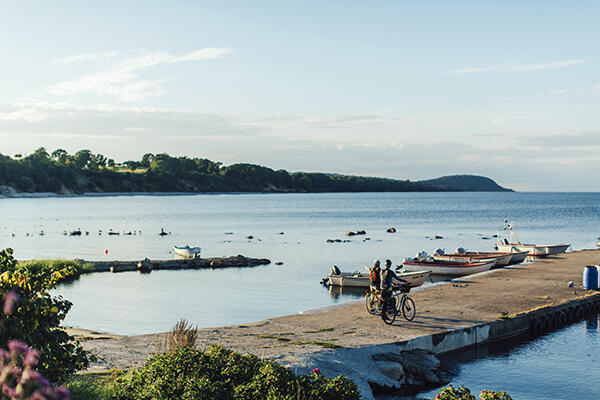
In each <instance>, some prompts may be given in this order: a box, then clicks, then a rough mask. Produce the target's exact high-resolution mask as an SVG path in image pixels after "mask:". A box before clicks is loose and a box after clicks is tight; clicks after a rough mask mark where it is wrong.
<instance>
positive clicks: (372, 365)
mask: <svg viewBox="0 0 600 400" xmlns="http://www.w3.org/2000/svg"><path fill="white" fill-rule="evenodd" d="M598 260H600V250H593V249H590V250H581V251H574V252H570V253H566V254H561V255H560V256H557V257H552V258H546V259H544V260H543V261H538V262H535V263H530V264H525V265H517V266H513V267H509V268H503V269H497V270H492V271H489V272H486V273H483V274H477V275H472V276H469V277H463V278H459V279H455V280H454V281H451V282H448V283H445V284H442V285H436V286H432V287H427V288H426V289H425V288H423V289H422V290H414V291H412V292H411V294H410V297H412V298H413V299H414V301H415V303H416V306H417V316H416V318H415V320H414V321H412V322H407V321H404V320H401V319H396V322H395V323H394V324H393V325H391V326H388V325H385V324H384V323H383V322H382V321H381V319H380V318H379V317H377V316H371V315H369V314H368V313H367V312H366V310H365V309H364V304H363V302H362V301H355V302H349V303H348V304H343V305H341V306H338V307H335V308H329V309H324V310H314V311H316V312H312V313H309V312H308V311H310V310H306V312H305V313H302V314H292V315H285V316H280V317H275V318H269V319H266V320H263V321H257V322H253V323H250V324H243V325H231V326H223V327H218V328H202V329H199V330H198V343H197V345H198V347H200V348H206V347H207V346H209V345H212V344H217V345H222V346H224V347H226V348H229V349H231V350H236V351H240V352H242V353H247V352H250V353H253V354H256V355H257V356H259V357H261V358H270V359H273V360H275V361H277V362H279V363H280V364H282V365H284V366H289V367H290V368H291V369H292V370H294V371H295V372H299V373H307V372H310V371H311V370H312V369H313V368H319V369H320V370H321V371H322V372H323V373H324V374H326V375H327V376H337V375H339V374H344V375H347V376H348V377H350V378H351V379H352V380H354V381H355V382H356V383H357V384H358V385H359V388H360V391H361V394H362V395H363V397H364V398H366V399H372V398H373V397H372V396H373V391H372V388H376V389H377V390H379V389H382V390H387V389H390V390H391V389H393V388H395V390H398V389H399V388H402V390H406V387H408V386H410V385H414V384H413V383H410V382H413V381H414V379H417V378H415V376H417V375H418V374H419V373H420V374H421V375H418V376H425V375H427V376H428V378H427V379H429V381H430V382H435V380H436V379H438V380H440V381H439V382H435V383H436V384H438V383H440V382H442V381H443V379H444V371H442V370H441V367H440V364H439V360H438V359H437V354H442V353H445V352H452V351H460V350H461V349H465V348H468V347H473V346H476V345H477V344H478V343H481V344H484V343H490V342H493V341H498V340H502V339H504V338H508V337H511V336H516V335H520V334H534V335H539V334H540V333H541V332H544V331H545V330H546V329H552V327H555V326H558V324H559V323H567V322H564V321H567V318H571V319H570V320H568V321H571V322H572V321H574V319H572V318H578V316H579V317H581V316H583V315H584V313H586V312H588V313H589V312H590V310H597V309H598V308H600V292H589V291H586V290H583V289H582V287H581V285H580V282H581V272H582V268H583V266H584V265H589V264H597V263H598ZM570 281H572V282H576V286H575V287H569V286H568V283H569V282H570ZM508 293H510V295H507V294H508ZM561 318H562V319H561ZM563 319H564V321H563ZM82 332H84V333H83V334H82V335H83V336H85V334H86V331H85V330H82ZM90 333H93V332H90ZM96 333H97V332H96ZM165 334H166V333H164V332H163V333H153V334H146V335H137V336H118V337H116V338H103V339H100V340H84V341H83V346H84V347H85V348H86V349H88V350H90V351H92V352H93V353H96V354H97V355H98V356H99V359H100V360H101V361H100V362H98V363H96V364H94V365H93V366H92V367H91V368H90V369H89V371H93V372H99V371H108V370H110V369H112V368H119V369H124V368H129V367H133V366H137V365H140V364H142V363H143V362H144V361H145V359H146V358H147V357H148V356H150V355H152V354H153V353H155V352H156V350H157V346H156V344H157V343H158V342H159V340H160V339H161V338H163V337H164V335H165ZM100 336H102V334H100ZM115 336H117V335H115ZM406 359H410V360H412V361H411V363H412V365H414V366H415V367H414V368H413V369H410V368H409V369H406V368H404V367H402V365H403V364H402V363H403V362H405V361H406ZM353 365H362V366H363V367H364V368H360V370H357V369H356V368H353ZM415 370H416V372H415ZM411 371H412V372H411ZM415 373H416V374H417V375H415V376H411V375H410V374H415ZM418 376H417V377H418ZM419 379H425V378H419ZM426 383H427V382H424V383H423V384H426ZM442 383H443V382H442ZM378 388H379V389H378ZM386 388H387V389H386Z"/></svg>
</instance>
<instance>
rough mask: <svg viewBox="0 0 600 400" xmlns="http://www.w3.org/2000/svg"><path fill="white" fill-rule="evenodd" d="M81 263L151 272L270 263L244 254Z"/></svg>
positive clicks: (104, 269)
mask: <svg viewBox="0 0 600 400" xmlns="http://www.w3.org/2000/svg"><path fill="white" fill-rule="evenodd" d="M77 261H78V262H79V263H81V264H92V266H93V267H94V271H93V272H109V271H110V272H126V271H141V272H150V271H153V270H161V269H173V270H175V269H200V268H241V267H256V266H258V265H266V264H270V263H271V260H269V259H266V258H249V257H245V256H243V255H237V256H232V257H217V258H189V259H183V258H182V259H172V260H149V259H144V260H139V261H85V260H77Z"/></svg>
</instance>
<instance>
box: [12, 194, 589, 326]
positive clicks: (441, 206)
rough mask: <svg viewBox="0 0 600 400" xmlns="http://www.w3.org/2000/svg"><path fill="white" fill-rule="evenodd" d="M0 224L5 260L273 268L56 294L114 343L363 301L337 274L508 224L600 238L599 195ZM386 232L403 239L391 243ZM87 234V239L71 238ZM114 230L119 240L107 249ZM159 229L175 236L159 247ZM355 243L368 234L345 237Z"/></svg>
mask: <svg viewBox="0 0 600 400" xmlns="http://www.w3.org/2000/svg"><path fill="white" fill-rule="evenodd" d="M0 211H1V215H2V216H3V218H2V220H1V222H0V247H1V248H6V247H12V248H13V249H14V250H15V256H16V257H17V258H18V259H43V258H69V259H73V258H80V259H86V260H107V261H108V260H115V259H118V260H140V259H143V258H146V257H148V258H151V259H169V258H172V257H173V254H172V246H173V245H191V246H199V247H201V248H202V256H203V257H219V256H230V255H237V254H243V255H245V256H248V257H260V258H263V257H265V258H269V259H270V260H271V261H272V263H271V264H270V265H264V266H258V267H254V268H232V269H222V270H211V269H208V270H188V271H183V270H182V271H153V272H152V273H151V274H139V273H137V272H124V273H118V274H111V273H97V274H90V275H84V276H82V277H81V278H80V279H79V280H77V281H75V282H72V283H69V284H62V285H60V286H59V287H58V288H57V290H56V291H55V292H56V293H57V294H60V295H63V296H64V297H65V298H67V299H69V300H70V301H71V302H73V308H72V309H71V311H70V312H69V314H68V316H67V319H66V320H65V325H68V326H75V327H81V328H86V329H93V330H97V331H103V332H111V333H117V334H141V333H151V332H158V331H166V330H168V329H170V328H171V327H172V326H173V325H174V323H175V322H177V320H178V319H180V318H186V319H188V320H189V321H190V322H192V323H193V324H195V325H196V324H197V325H198V326H199V327H210V326H221V325H227V324H240V323H246V322H251V321H257V320H261V319H265V318H269V317H274V316H279V315H284V314H292V313H297V312H299V311H301V310H305V309H309V308H314V307H319V306H324V305H328V304H331V303H335V302H340V301H347V300H352V299H358V298H359V297H362V296H363V295H364V293H363V291H362V290H358V291H357V290H354V291H348V290H341V289H339V288H332V289H327V288H325V287H323V286H321V285H320V284H319V281H320V280H321V279H322V278H323V277H325V276H326V275H327V274H328V272H329V268H330V267H331V266H332V265H337V266H338V267H339V268H340V269H341V270H343V271H356V270H358V271H360V270H362V266H363V265H370V264H372V262H373V260H374V259H381V260H384V259H387V258H389V259H391V260H392V261H393V263H394V264H400V263H401V261H402V258H403V257H408V256H414V255H415V254H416V253H417V252H418V251H420V250H426V251H427V252H429V253H432V252H433V251H434V250H435V249H436V248H438V247H440V248H444V249H445V250H446V251H452V250H454V249H455V248H456V247H458V246H461V247H465V248H467V249H469V250H482V251H490V250H493V245H494V240H495V239H494V238H493V235H495V234H497V233H499V234H501V235H502V234H504V233H506V232H505V231H502V230H501V229H502V227H503V221H504V217H505V216H507V218H508V219H509V220H510V221H512V222H513V224H514V227H515V230H516V232H517V233H518V236H519V239H520V240H521V241H523V242H537V243H564V242H568V243H571V244H572V248H573V249H582V248H592V247H595V243H596V239H597V237H598V236H599V235H600V228H599V227H600V194H599V193H495V192H486V193H339V194H335V193H327V194H227V195H189V196H187V195H186V196H103V197H69V198H38V199H23V198H19V199H0ZM390 227H395V228H396V230H397V232H396V233H387V232H386V229H388V228H390ZM78 229H81V231H82V235H81V236H69V235H68V233H69V232H71V231H74V230H78ZM111 229H112V230H113V231H115V232H117V231H118V232H120V233H121V234H120V235H118V236H116V235H112V236H109V235H107V232H108V231H109V230H111ZM161 229H164V230H165V231H166V232H169V233H170V234H169V235H167V236H159V235H158V233H159V232H160V230H161ZM356 230H365V231H366V232H367V234H366V235H364V236H362V235H361V236H352V237H350V236H346V235H345V232H346V231H356ZM42 232H43V233H44V234H43V235H40V233H42ZM129 232H131V235H124V234H123V233H129ZM64 233H67V235H65V234H64ZM435 235H438V236H442V237H443V239H437V240H434V239H433V237H434V236H435ZM249 236H252V237H253V239H248V238H247V237H249ZM327 239H341V240H349V241H348V242H342V243H328V242H327ZM275 262H282V263H283V265H275Z"/></svg>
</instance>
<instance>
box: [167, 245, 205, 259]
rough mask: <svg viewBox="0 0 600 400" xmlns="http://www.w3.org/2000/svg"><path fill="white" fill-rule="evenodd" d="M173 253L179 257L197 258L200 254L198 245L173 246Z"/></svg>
mask: <svg viewBox="0 0 600 400" xmlns="http://www.w3.org/2000/svg"><path fill="white" fill-rule="evenodd" d="M173 253H174V254H175V255H176V256H179V257H181V258H197V257H199V256H200V247H190V246H173Z"/></svg>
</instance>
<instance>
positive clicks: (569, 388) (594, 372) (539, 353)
mask: <svg viewBox="0 0 600 400" xmlns="http://www.w3.org/2000/svg"><path fill="white" fill-rule="evenodd" d="M598 319H599V316H598V315H596V316H594V317H591V318H589V319H587V320H585V321H581V322H579V323H576V324H573V325H571V326H568V327H565V328H562V329H560V330H557V331H554V332H552V333H549V334H547V335H544V336H542V337H539V338H536V339H533V340H531V339H528V338H520V339H511V340H509V341H503V342H500V343H495V344H491V345H486V346H478V347H476V348H474V349H471V350H467V351H464V352H460V353H455V354H451V355H448V356H446V357H445V358H446V360H447V361H451V362H455V363H458V364H459V366H460V372H459V373H458V375H457V376H456V377H454V379H452V382H450V383H451V384H452V385H454V386H459V385H463V386H466V387H468V388H469V389H471V392H472V393H475V394H478V393H479V392H480V391H481V390H483V389H488V390H499V391H506V392H507V393H508V394H510V395H511V396H512V397H513V398H514V399H598V398H600V379H598V377H599V376H600V375H598V371H600V329H599V328H598V326H599V325H598V322H599V321H598ZM439 389H440V388H438V389H435V390H430V391H427V392H423V393H420V394H419V395H417V396H416V397H415V398H418V399H421V398H429V399H431V398H433V397H435V395H436V394H437V393H438V392H439ZM389 399H392V398H389Z"/></svg>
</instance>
